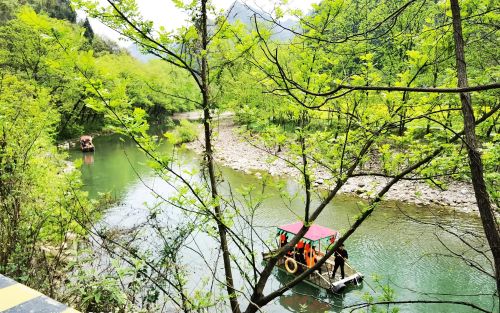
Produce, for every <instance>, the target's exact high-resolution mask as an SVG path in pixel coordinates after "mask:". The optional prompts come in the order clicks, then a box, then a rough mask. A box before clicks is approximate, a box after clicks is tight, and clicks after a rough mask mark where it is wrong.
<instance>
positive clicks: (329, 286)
mask: <svg viewBox="0 0 500 313" xmlns="http://www.w3.org/2000/svg"><path fill="white" fill-rule="evenodd" d="M271 253H272V252H270V253H263V254H262V256H263V258H264V261H266V259H268V258H269V257H270V256H271ZM285 260H286V257H283V258H281V259H280V260H278V262H277V263H276V267H277V268H278V269H279V270H281V271H284V272H285V273H287V274H288V275H294V276H297V275H299V274H301V273H302V272H303V271H305V270H306V269H307V266H306V265H305V264H301V263H298V262H297V265H298V270H297V272H296V273H295V274H292V273H290V272H289V271H288V270H287V269H286V267H285ZM334 265H335V263H334V262H333V261H332V260H330V259H329V260H327V261H326V262H325V263H324V264H323V265H322V266H321V269H320V271H315V272H313V273H311V274H310V275H309V276H308V277H307V278H306V279H305V280H304V282H305V283H307V284H309V285H313V286H314V287H317V288H321V289H324V290H327V291H329V292H333V293H339V292H342V291H343V290H344V289H345V288H346V287H347V286H349V285H359V284H361V283H362V281H363V274H361V273H359V272H356V271H355V270H353V269H352V268H351V267H349V266H348V265H346V266H345V274H346V276H345V278H343V279H341V278H340V269H339V270H337V273H336V275H335V278H334V279H332V278H331V274H332V271H333V267H334ZM337 277H339V278H337Z"/></svg>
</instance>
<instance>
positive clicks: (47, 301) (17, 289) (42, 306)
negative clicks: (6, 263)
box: [0, 275, 78, 313]
mask: <svg viewBox="0 0 500 313" xmlns="http://www.w3.org/2000/svg"><path fill="white" fill-rule="evenodd" d="M0 312H5V313H31V312H33V313H35V312H36V313H78V311H76V310H74V309H72V308H70V307H68V306H66V305H64V304H62V303H59V302H57V301H55V300H53V299H51V298H49V297H47V296H45V295H43V294H41V293H40V292H38V291H36V290H34V289H31V288H29V287H27V286H25V285H23V284H20V283H18V282H16V281H14V280H12V279H10V278H7V277H5V276H3V275H0Z"/></svg>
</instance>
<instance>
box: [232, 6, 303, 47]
mask: <svg viewBox="0 0 500 313" xmlns="http://www.w3.org/2000/svg"><path fill="white" fill-rule="evenodd" d="M255 14H256V15H257V17H259V15H261V16H263V17H265V18H266V17H267V16H269V14H268V13H266V12H264V11H262V10H260V9H258V8H254V7H251V6H250V7H249V6H248V5H245V4H244V3H242V2H241V1H235V2H234V4H233V6H232V9H231V12H230V13H229V15H228V21H229V22H231V23H234V22H235V21H241V22H242V23H243V24H245V25H247V26H248V28H249V29H251V28H253V27H254V24H255V22H254V20H253V16H254V15H255ZM280 23H281V25H283V26H284V27H286V28H294V27H296V25H297V22H296V21H294V20H292V19H286V20H284V21H280ZM274 30H275V32H274V33H273V35H272V36H271V38H273V39H276V40H288V39H291V38H293V36H294V35H293V34H292V33H291V32H289V31H287V30H284V29H282V28H281V27H279V26H275V27H274Z"/></svg>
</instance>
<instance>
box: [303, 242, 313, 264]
mask: <svg viewBox="0 0 500 313" xmlns="http://www.w3.org/2000/svg"><path fill="white" fill-rule="evenodd" d="M304 260H305V261H306V262H305V263H306V265H307V267H310V266H309V263H310V262H311V245H310V244H308V243H306V245H305V246H304Z"/></svg>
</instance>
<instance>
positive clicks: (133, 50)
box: [125, 43, 158, 63]
mask: <svg viewBox="0 0 500 313" xmlns="http://www.w3.org/2000/svg"><path fill="white" fill-rule="evenodd" d="M125 49H127V51H128V52H129V53H130V55H131V56H133V57H134V58H136V59H137V60H139V61H141V62H144V63H147V62H149V61H150V60H154V59H157V58H158V57H157V56H156V55H153V54H150V53H146V54H145V53H143V52H142V51H141V49H140V48H139V47H138V46H137V44H135V43H131V44H130V46H128V47H126V48H125Z"/></svg>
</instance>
